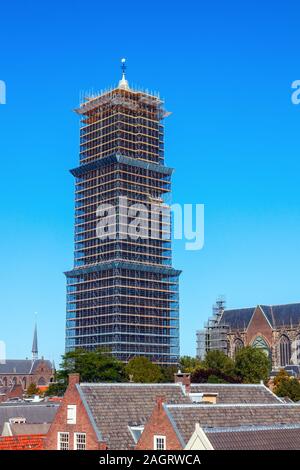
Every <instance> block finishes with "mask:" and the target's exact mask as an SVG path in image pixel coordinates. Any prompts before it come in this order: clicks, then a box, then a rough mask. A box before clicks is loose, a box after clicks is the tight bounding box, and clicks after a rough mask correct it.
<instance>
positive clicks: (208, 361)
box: [203, 350, 234, 375]
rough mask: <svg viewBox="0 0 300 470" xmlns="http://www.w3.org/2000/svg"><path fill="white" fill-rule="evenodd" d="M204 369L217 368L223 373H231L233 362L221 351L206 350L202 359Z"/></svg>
mask: <svg viewBox="0 0 300 470" xmlns="http://www.w3.org/2000/svg"><path fill="white" fill-rule="evenodd" d="M203 367H204V368H206V369H217V370H219V371H221V372H223V373H224V374H228V375H232V374H233V372H234V362H233V360H232V359H231V358H230V357H229V356H227V355H226V354H225V353H224V352H223V351H218V350H215V351H208V352H207V353H206V356H205V359H204V361H203Z"/></svg>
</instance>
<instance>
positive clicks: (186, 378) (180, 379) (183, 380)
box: [174, 370, 191, 393]
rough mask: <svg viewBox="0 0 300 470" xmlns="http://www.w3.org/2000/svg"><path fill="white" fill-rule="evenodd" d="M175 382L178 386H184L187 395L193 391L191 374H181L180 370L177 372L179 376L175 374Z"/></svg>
mask: <svg viewBox="0 0 300 470" xmlns="http://www.w3.org/2000/svg"><path fill="white" fill-rule="evenodd" d="M174 381H175V383H176V384H178V383H179V384H182V385H183V387H184V389H185V393H190V391H191V374H188V373H186V372H181V370H179V371H178V372H177V374H174Z"/></svg>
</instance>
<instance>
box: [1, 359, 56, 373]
mask: <svg viewBox="0 0 300 470" xmlns="http://www.w3.org/2000/svg"><path fill="white" fill-rule="evenodd" d="M41 362H43V363H44V364H45V365H46V367H48V368H49V369H51V370H52V364H51V361H48V360H44V359H36V360H34V361H33V360H31V359H7V360H6V361H5V363H4V364H0V375H4V374H16V375H18V374H22V375H29V374H33V373H34V371H35V370H36V368H37V367H38V366H39V364H40V363H41Z"/></svg>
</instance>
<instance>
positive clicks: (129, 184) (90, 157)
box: [65, 62, 180, 364]
mask: <svg viewBox="0 0 300 470" xmlns="http://www.w3.org/2000/svg"><path fill="white" fill-rule="evenodd" d="M122 72H123V73H122V79H121V80H120V82H119V84H118V86H117V87H115V88H113V89H111V90H108V91H105V92H102V93H99V94H96V95H95V96H88V97H86V98H85V99H84V100H83V102H82V103H81V105H80V107H79V108H78V109H76V112H77V113H78V114H79V115H80V116H81V129H80V165H79V167H77V168H75V169H73V170H71V173H72V174H73V176H74V177H75V179H76V181H75V254H74V268H73V269H72V271H68V272H66V273H65V274H66V277H67V320H66V351H70V350H73V349H75V348H84V349H87V350H92V349H95V348H97V347H105V348H107V350H109V351H110V352H111V353H112V354H113V355H114V356H115V357H117V358H118V359H119V360H122V361H124V362H127V361H128V360H129V359H131V358H132V357H134V356H146V357H148V358H149V359H150V360H151V361H153V362H156V363H159V364H176V363H177V362H178V358H179V306H178V278H179V274H180V271H178V270H175V269H174V268H172V249H171V239H170V238H171V237H170V218H169V217H168V216H166V214H168V204H167V203H166V202H167V201H168V195H169V194H170V191H171V175H172V171H173V170H172V168H169V167H167V166H165V164H164V129H163V124H162V120H163V118H164V117H165V116H166V115H167V113H166V111H165V110H164V108H163V101H162V100H161V99H160V98H159V96H157V95H154V94H153V93H151V94H150V93H149V92H146V91H142V90H135V89H132V88H130V87H129V84H128V82H127V80H126V77H125V67H124V62H123V69H122ZM133 204H135V207H137V205H138V207H139V214H138V215H139V217H140V218H141V219H142V220H144V222H145V221H146V222H145V223H144V225H143V226H144V228H145V227H146V228H148V227H149V226H150V219H149V214H151V213H152V212H153V210H155V212H156V213H158V225H156V228H155V230H154V231H153V230H152V231H151V233H150V235H149V236H145V234H144V235H143V236H140V237H133V236H129V231H128V224H130V222H131V221H133V222H134V220H133V217H132V214H131V213H130V210H131V209H130V208H131V207H132V205H133ZM105 207H107V208H110V207H114V208H115V209H116V211H115V213H113V212H110V209H107V210H105ZM99 208H100V210H99ZM103 208H104V209H103ZM124 213H125V214H127V216H126V217H125V218H124ZM99 214H101V215H102V216H103V215H104V214H105V215H106V217H107V218H108V220H109V224H108V226H107V230H108V235H107V236H106V237H103V236H102V237H99V232H98V231H97V227H98V225H97V224H98V222H99ZM135 214H136V213H135ZM102 235H103V234H102Z"/></svg>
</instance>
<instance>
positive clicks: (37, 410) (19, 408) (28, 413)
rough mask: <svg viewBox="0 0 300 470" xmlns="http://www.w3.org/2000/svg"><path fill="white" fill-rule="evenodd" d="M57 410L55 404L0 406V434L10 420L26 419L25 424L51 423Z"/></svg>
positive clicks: (57, 406)
mask: <svg viewBox="0 0 300 470" xmlns="http://www.w3.org/2000/svg"><path fill="white" fill-rule="evenodd" d="M58 408H59V405H57V404H51V405H49V404H40V403H37V404H31V403H30V404H29V403H26V404H25V403H24V404H1V405H0V434H2V431H3V425H4V423H5V422H9V419H10V418H16V417H19V418H26V423H52V421H53V419H54V416H55V414H56V412H57V410H58Z"/></svg>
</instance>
